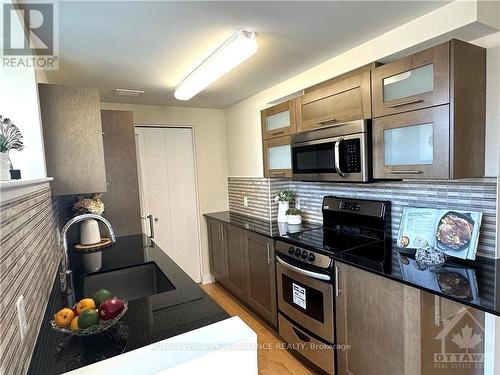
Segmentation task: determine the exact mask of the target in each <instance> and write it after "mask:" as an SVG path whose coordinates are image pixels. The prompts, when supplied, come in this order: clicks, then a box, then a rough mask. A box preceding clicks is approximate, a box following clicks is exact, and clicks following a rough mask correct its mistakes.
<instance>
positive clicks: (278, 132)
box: [269, 130, 285, 135]
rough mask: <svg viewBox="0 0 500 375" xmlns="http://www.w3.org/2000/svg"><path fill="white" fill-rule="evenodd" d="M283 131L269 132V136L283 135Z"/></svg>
mask: <svg viewBox="0 0 500 375" xmlns="http://www.w3.org/2000/svg"><path fill="white" fill-rule="evenodd" d="M284 132H285V131H284V130H280V131H276V132H270V133H269V135H279V134H283V133H284Z"/></svg>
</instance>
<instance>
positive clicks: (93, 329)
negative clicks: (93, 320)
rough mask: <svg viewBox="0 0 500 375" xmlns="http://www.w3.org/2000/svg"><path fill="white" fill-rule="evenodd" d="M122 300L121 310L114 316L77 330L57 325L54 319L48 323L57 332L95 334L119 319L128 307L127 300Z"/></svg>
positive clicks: (76, 334) (82, 334) (75, 334)
mask: <svg viewBox="0 0 500 375" xmlns="http://www.w3.org/2000/svg"><path fill="white" fill-rule="evenodd" d="M122 301H123V310H122V311H121V312H120V314H118V315H117V316H115V317H114V318H113V319H109V320H102V319H99V323H97V324H96V325H93V326H91V327H89V328H85V329H79V330H78V331H73V330H71V329H70V328H69V327H59V326H58V325H56V322H55V321H54V320H51V321H50V325H51V326H52V328H53V329H54V330H56V331H57V332H61V333H65V334H68V335H73V336H91V335H95V334H97V333H101V332H104V331H105V330H107V329H108V328H111V327H113V326H114V325H115V324H116V323H117V322H118V321H119V320H120V319H121V317H122V316H123V315H124V314H125V312H126V311H127V309H128V301H127V300H126V299H122Z"/></svg>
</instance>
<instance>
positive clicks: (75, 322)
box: [69, 316, 80, 331]
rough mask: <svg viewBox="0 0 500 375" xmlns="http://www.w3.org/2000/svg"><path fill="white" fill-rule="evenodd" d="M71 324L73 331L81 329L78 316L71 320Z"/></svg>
mask: <svg viewBox="0 0 500 375" xmlns="http://www.w3.org/2000/svg"><path fill="white" fill-rule="evenodd" d="M69 326H70V328H71V330H72V331H78V330H79V329H80V327H78V317H77V316H75V317H74V318H73V319H72V320H71V324H70V325H69Z"/></svg>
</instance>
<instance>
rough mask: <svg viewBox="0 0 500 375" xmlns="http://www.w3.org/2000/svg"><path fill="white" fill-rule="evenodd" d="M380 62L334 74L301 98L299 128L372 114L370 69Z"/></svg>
mask: <svg viewBox="0 0 500 375" xmlns="http://www.w3.org/2000/svg"><path fill="white" fill-rule="evenodd" d="M377 65H378V64H377V63H371V64H368V65H365V66H363V67H361V68H358V69H356V70H353V71H351V72H348V73H345V74H343V75H341V76H338V77H335V78H332V79H330V80H328V81H325V82H322V83H320V84H318V85H315V86H312V87H310V88H308V89H306V90H305V91H304V95H303V96H301V97H300V98H298V102H299V103H298V106H297V109H298V116H297V117H298V123H297V132H302V131H306V130H311V129H316V128H320V127H324V126H331V125H335V124H336V123H341V122H345V121H351V120H360V119H369V118H371V83H370V77H371V73H370V70H371V69H372V68H374V67H376V66H377Z"/></svg>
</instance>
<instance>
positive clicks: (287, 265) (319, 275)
mask: <svg viewBox="0 0 500 375" xmlns="http://www.w3.org/2000/svg"><path fill="white" fill-rule="evenodd" d="M276 260H277V261H278V263H279V264H281V265H282V266H283V267H285V268H288V269H289V270H292V271H294V272H297V273H300V274H301V275H304V276H309V277H312V278H313V279H318V280H324V281H330V280H331V278H330V276H328V275H325V274H323V273H318V272H313V271H307V270H303V269H302V268H299V267H296V266H294V265H291V264H290V263H288V262H285V261H284V260H283V259H281V258H280V257H276Z"/></svg>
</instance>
